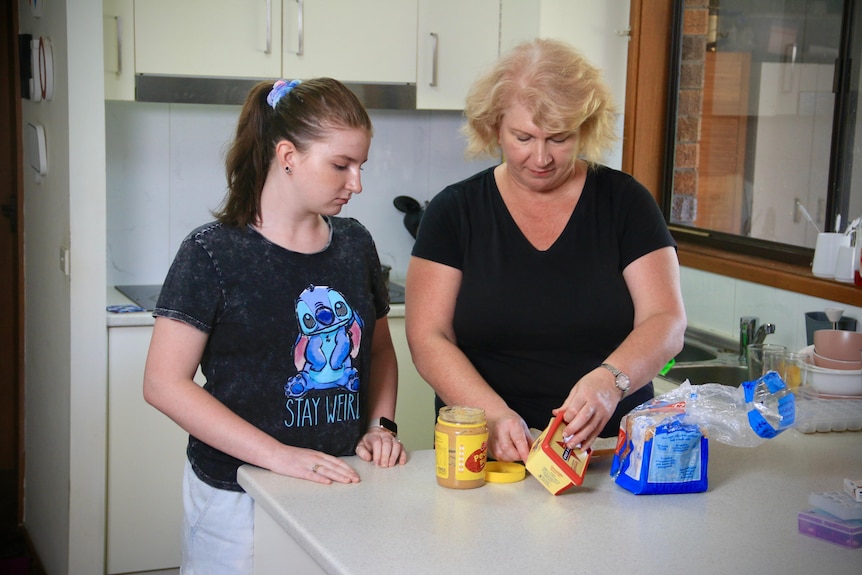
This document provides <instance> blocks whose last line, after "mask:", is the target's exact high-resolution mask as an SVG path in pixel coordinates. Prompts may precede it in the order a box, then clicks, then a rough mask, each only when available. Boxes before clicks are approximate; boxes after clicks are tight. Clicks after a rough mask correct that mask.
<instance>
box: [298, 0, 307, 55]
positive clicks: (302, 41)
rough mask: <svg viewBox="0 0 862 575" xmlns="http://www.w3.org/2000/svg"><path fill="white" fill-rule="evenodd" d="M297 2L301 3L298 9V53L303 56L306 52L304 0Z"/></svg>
mask: <svg viewBox="0 0 862 575" xmlns="http://www.w3.org/2000/svg"><path fill="white" fill-rule="evenodd" d="M296 3H297V4H298V5H299V7H298V8H297V11H296V40H297V49H296V55H297V56H302V55H303V54H305V34H304V33H303V32H304V30H303V25H302V13H303V12H304V11H305V10H304V4H305V2H304V0H296Z"/></svg>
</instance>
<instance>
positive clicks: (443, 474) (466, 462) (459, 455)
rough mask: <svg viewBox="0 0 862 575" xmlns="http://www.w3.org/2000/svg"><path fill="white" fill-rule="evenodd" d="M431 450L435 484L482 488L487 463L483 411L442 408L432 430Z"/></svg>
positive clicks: (469, 408) (485, 427) (467, 408)
mask: <svg viewBox="0 0 862 575" xmlns="http://www.w3.org/2000/svg"><path fill="white" fill-rule="evenodd" d="M434 451H435V455H436V459H437V483H439V484H440V485H442V486H443V487H449V488H452V489H473V488H475V487H481V486H482V485H484V484H485V463H486V462H487V460H488V427H487V425H486V422H485V410H484V409H479V408H476V407H462V406H448V405H447V406H446V407H441V408H440V413H439V415H438V417H437V426H436V427H435V428H434Z"/></svg>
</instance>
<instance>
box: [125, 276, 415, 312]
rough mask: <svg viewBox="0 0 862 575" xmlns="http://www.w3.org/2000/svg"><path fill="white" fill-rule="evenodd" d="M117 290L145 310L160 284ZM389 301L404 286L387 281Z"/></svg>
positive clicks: (399, 298)
mask: <svg viewBox="0 0 862 575" xmlns="http://www.w3.org/2000/svg"><path fill="white" fill-rule="evenodd" d="M116 287H117V290H118V291H119V292H120V293H122V294H123V295H124V296H126V297H127V298H129V299H130V300H132V301H133V302H135V305H137V306H139V307H142V308H144V309H145V310H146V311H153V308H155V307H156V302H157V301H158V299H159V292H160V291H162V286H160V285H128V286H116ZM389 302H390V303H393V304H395V303H404V286H402V285H400V284H397V283H393V282H389Z"/></svg>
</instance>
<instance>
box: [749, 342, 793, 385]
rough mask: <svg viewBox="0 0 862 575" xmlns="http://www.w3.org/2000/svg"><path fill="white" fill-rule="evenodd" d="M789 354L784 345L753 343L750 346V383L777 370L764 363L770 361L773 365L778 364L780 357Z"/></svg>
mask: <svg viewBox="0 0 862 575" xmlns="http://www.w3.org/2000/svg"><path fill="white" fill-rule="evenodd" d="M785 353H787V348H786V347H784V346H783V345H778V344H775V343H752V344H750V345H749V346H748V381H754V380H756V379H757V378H759V377H760V376H761V375H763V374H764V373H766V372H767V371H769V370H770V369H775V368H774V367H769V368H767V367H766V365H765V364H764V361H765V360H767V359H768V361H769V362H770V364H771V365H774V364H776V363H777V362H778V361H779V360H778V359H777V358H776V357H777V356H778V355H780V356H783V355H784V354H785Z"/></svg>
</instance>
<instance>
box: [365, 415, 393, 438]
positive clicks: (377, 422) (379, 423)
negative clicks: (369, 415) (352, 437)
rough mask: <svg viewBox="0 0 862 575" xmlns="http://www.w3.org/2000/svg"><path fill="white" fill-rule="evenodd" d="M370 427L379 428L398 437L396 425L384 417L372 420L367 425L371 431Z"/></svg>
mask: <svg viewBox="0 0 862 575" xmlns="http://www.w3.org/2000/svg"><path fill="white" fill-rule="evenodd" d="M372 427H381V428H383V429H385V430H386V431H388V432H389V433H391V434H392V435H394V436H395V437H398V424H397V423H395V422H394V421H392V420H391V419H387V418H385V417H377V418H375V419H372V420H371V421H370V422H369V424H368V429H371V428H372Z"/></svg>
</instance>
